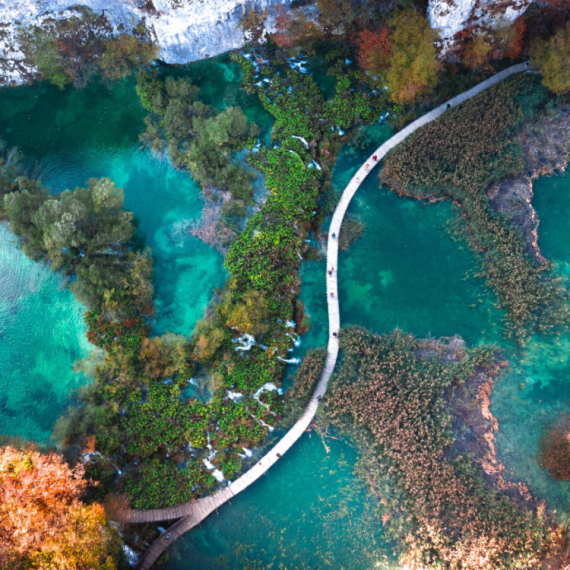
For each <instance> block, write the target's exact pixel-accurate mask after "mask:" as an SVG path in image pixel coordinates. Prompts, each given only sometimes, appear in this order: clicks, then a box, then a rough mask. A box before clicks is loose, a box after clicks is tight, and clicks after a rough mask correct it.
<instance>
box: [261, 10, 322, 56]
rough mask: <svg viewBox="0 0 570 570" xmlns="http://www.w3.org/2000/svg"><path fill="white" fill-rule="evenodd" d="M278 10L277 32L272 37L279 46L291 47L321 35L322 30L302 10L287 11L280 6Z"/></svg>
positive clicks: (276, 19)
mask: <svg viewBox="0 0 570 570" xmlns="http://www.w3.org/2000/svg"><path fill="white" fill-rule="evenodd" d="M276 12H277V16H276V18H275V32H274V33H273V35H272V36H271V37H272V38H273V41H274V42H275V43H276V44H277V45H278V46H280V47H283V48H290V47H293V46H297V45H301V44H302V43H304V42H305V41H309V42H310V41H312V40H315V39H319V38H320V37H321V35H322V30H320V28H318V27H317V26H316V24H315V23H314V22H311V21H310V20H308V19H307V17H306V16H305V14H304V13H303V12H302V11H298V12H292V11H286V10H285V9H284V8H283V7H282V6H278V7H277V8H276Z"/></svg>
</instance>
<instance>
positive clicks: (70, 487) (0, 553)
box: [0, 446, 120, 570]
mask: <svg viewBox="0 0 570 570" xmlns="http://www.w3.org/2000/svg"><path fill="white" fill-rule="evenodd" d="M83 475H84V470H83V467H82V466H81V465H78V466H76V467H75V468H73V469H71V468H70V467H69V466H68V465H67V464H66V463H65V462H64V461H63V459H62V457H61V456H59V455H56V454H54V453H51V454H49V455H44V454H41V453H39V452H37V451H18V450H17V449H14V448H13V447H9V446H8V447H5V448H3V449H2V450H1V451H0V567H1V568H3V569H6V570H8V569H17V568H30V569H31V568H37V569H42V570H83V569H84V570H114V569H115V568H117V557H118V553H119V548H120V545H119V542H118V539H117V536H116V533H115V531H114V530H113V529H112V528H110V527H109V526H108V524H107V518H106V515H105V511H104V509H103V507H102V506H101V505H99V504H93V505H86V504H84V503H83V502H82V500H81V496H82V494H83V492H84V491H85V488H86V485H87V482H86V480H85V479H84V477H83Z"/></svg>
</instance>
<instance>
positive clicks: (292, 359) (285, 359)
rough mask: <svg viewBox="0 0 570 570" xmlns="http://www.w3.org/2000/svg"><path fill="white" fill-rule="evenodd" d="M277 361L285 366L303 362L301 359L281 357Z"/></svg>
mask: <svg viewBox="0 0 570 570" xmlns="http://www.w3.org/2000/svg"><path fill="white" fill-rule="evenodd" d="M277 360H280V361H281V362H284V363H285V364H299V363H300V362H301V359H300V358H281V357H280V356H278V357H277Z"/></svg>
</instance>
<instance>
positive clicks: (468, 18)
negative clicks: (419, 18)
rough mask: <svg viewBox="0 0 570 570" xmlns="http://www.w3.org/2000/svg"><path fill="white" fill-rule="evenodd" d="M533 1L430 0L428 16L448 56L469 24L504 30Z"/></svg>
mask: <svg viewBox="0 0 570 570" xmlns="http://www.w3.org/2000/svg"><path fill="white" fill-rule="evenodd" d="M530 2H531V0H430V1H429V5H428V10H427V17H428V20H429V23H430V26H431V27H432V28H433V29H434V30H437V31H438V33H439V37H440V40H441V42H442V48H443V52H444V53H445V52H446V51H448V50H449V49H450V48H451V47H452V46H453V36H454V35H455V34H456V33H457V32H460V31H462V30H464V29H465V28H466V27H467V26H468V25H469V24H473V25H474V26H475V27H476V28H477V27H482V26H483V27H488V28H494V29H496V28H501V27H504V26H506V25H508V24H510V23H511V22H513V21H514V20H516V19H517V18H518V17H519V16H520V15H521V14H522V13H523V12H524V11H525V10H526V9H527V8H528V6H529V4H530Z"/></svg>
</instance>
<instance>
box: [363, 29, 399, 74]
mask: <svg viewBox="0 0 570 570" xmlns="http://www.w3.org/2000/svg"><path fill="white" fill-rule="evenodd" d="M391 45H392V42H391V40H390V29H389V28H388V27H384V28H382V29H381V30H379V31H375V32H371V31H369V30H362V31H361V32H360V33H359V34H358V64H359V66H360V68H361V69H363V70H364V71H369V72H370V73H372V74H373V75H377V74H379V73H380V72H381V71H382V70H384V69H386V66H387V65H388V57H389V56H390V48H391Z"/></svg>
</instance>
